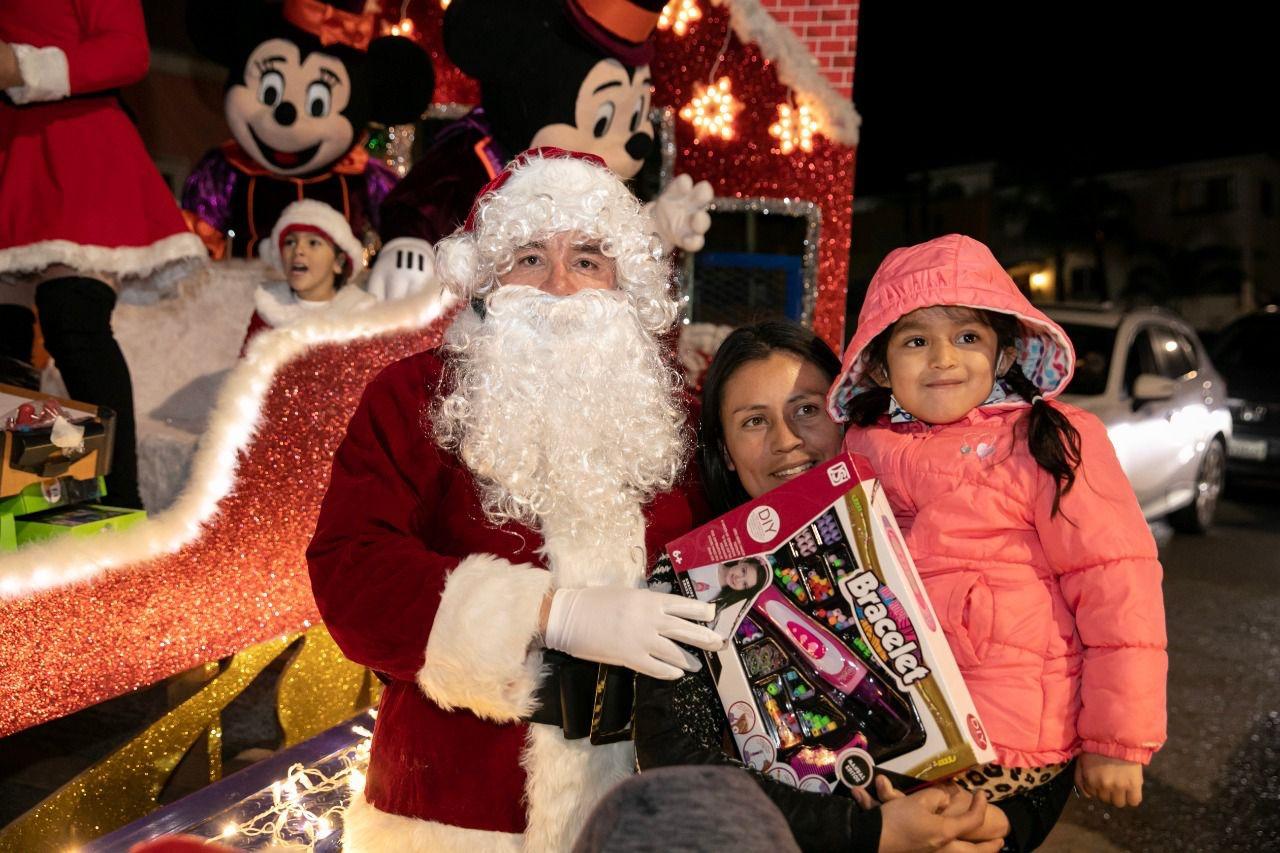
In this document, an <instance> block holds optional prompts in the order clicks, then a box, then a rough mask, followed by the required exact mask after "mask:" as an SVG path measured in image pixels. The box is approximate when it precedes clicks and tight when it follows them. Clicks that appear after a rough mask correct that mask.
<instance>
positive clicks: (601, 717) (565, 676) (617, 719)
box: [525, 649, 636, 744]
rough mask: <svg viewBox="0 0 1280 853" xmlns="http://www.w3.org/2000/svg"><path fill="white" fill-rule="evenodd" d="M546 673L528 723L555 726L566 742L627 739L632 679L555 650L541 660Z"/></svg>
mask: <svg viewBox="0 0 1280 853" xmlns="http://www.w3.org/2000/svg"><path fill="white" fill-rule="evenodd" d="M542 662H543V667H544V670H545V671H546V674H545V677H544V678H543V680H542V684H541V685H540V686H539V687H538V692H537V693H536V694H535V696H534V699H535V701H536V702H537V708H536V710H534V712H533V713H532V714H530V715H529V716H528V717H526V718H525V721H526V722H529V723H543V724H545V725H549V726H556V727H557V728H559V729H560V730H561V731H563V732H564V736H565V739H566V740H578V739H580V738H584V737H589V738H591V742H592V743H593V744H603V743H616V742H617V741H624V740H630V739H631V714H632V710H633V709H634V707H635V675H636V674H635V673H634V672H632V671H631V670H629V669H626V668H624V667H619V666H610V665H608V664H602V663H593V662H592V661H585V660H579V659H578V658H575V657H572V656H570V655H566V654H564V653H563V652H558V651H555V650H553V649H547V650H546V651H545V652H544V653H543V656H542Z"/></svg>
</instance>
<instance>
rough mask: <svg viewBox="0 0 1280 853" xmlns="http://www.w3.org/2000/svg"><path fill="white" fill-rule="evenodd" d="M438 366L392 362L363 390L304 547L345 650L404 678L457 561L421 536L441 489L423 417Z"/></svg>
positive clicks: (417, 658) (415, 664)
mask: <svg viewBox="0 0 1280 853" xmlns="http://www.w3.org/2000/svg"><path fill="white" fill-rule="evenodd" d="M431 368H435V369H434V370H432V369H431ZM438 368H439V362H438V360H436V359H434V358H431V359H427V358H421V357H419V358H414V359H409V360H405V361H401V362H397V363H396V364H393V365H391V366H390V367H389V368H387V369H386V370H384V371H383V372H382V373H381V374H379V375H378V377H377V378H376V379H374V380H373V382H372V383H370V385H369V387H368V388H366V389H365V392H364V397H363V398H362V399H361V401H360V405H359V408H357V410H356V413H355V415H354V416H353V417H352V419H351V424H350V426H349V427H348V428H347V435H346V438H344V439H343V441H342V444H341V446H340V447H339V448H338V452H337V455H336V456H335V457H334V461H333V475H332V478H331V480H330V483H329V490H328V492H326V494H325V497H324V502H323V503H322V505H321V507H320V517H319V521H318V523H317V525H316V533H315V537H314V538H313V539H312V541H311V546H310V547H309V548H308V549H307V561H308V563H309V566H310V572H311V586H312V590H313V592H314V594H315V598H316V603H317V605H318V606H319V608H320V613H321V615H322V616H323V617H324V621H325V625H326V626H328V628H329V631H330V633H331V634H332V635H333V637H334V639H335V640H336V641H337V643H338V645H339V646H340V647H341V648H342V651H343V652H344V653H345V654H346V655H347V657H349V658H351V660H353V661H356V662H357V663H361V664H364V665H366V666H369V667H372V668H373V669H375V670H378V671H380V672H384V673H387V674H388V675H390V676H392V677H393V678H399V679H404V680H413V678H414V676H415V674H416V673H417V672H418V670H419V669H421V668H422V666H423V661H424V651H425V649H426V647H427V639H428V637H429V636H430V634H431V627H432V624H433V623H434V621H435V616H436V610H437V608H438V607H439V605H440V599H441V592H442V591H443V589H444V585H445V576H446V574H447V573H448V572H450V571H451V570H452V569H454V568H455V567H457V565H458V562H459V561H458V559H457V558H454V557H448V556H445V555H442V554H439V553H436V552H434V551H432V550H431V549H430V548H428V547H427V545H426V543H425V542H424V537H423V526H424V524H425V522H426V519H429V518H431V517H432V516H433V515H434V514H435V512H436V510H437V506H436V505H437V503H438V502H439V501H438V498H439V494H440V491H441V490H440V489H439V488H438V484H437V479H438V476H439V474H440V472H441V461H440V456H439V454H438V452H437V450H436V447H435V445H434V442H433V441H432V440H431V437H430V435H429V431H428V430H427V429H426V428H425V427H424V421H423V415H424V408H425V406H426V404H427V399H428V398H427V393H428V389H430V388H434V387H435V386H436V385H437V383H438V379H439V372H438ZM432 374H434V375H432Z"/></svg>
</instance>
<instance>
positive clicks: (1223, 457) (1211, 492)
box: [1169, 438, 1227, 533]
mask: <svg viewBox="0 0 1280 853" xmlns="http://www.w3.org/2000/svg"><path fill="white" fill-rule="evenodd" d="M1226 473H1227V454H1226V451H1225V450H1223V449H1222V442H1221V441H1219V440H1218V439H1216V438H1215V439H1214V440H1213V441H1211V442H1209V446H1208V447H1207V448H1206V449H1205V451H1204V458H1203V459H1201V460H1200V473H1199V475H1198V476H1197V477H1196V497H1195V500H1193V501H1192V502H1191V503H1190V504H1188V505H1187V506H1185V507H1183V508H1182V509H1180V510H1178V511H1177V512H1175V513H1174V514H1173V515H1172V516H1170V519H1169V520H1170V521H1172V522H1173V526H1174V527H1176V528H1177V529H1178V530H1181V531H1182V532H1183V533H1207V532H1208V531H1209V528H1210V527H1212V526H1213V519H1214V516H1215V515H1217V513H1218V498H1219V497H1221V496H1222V484H1223V481H1224V480H1225V479H1226Z"/></svg>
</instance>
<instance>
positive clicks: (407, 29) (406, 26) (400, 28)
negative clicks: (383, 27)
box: [391, 0, 449, 38]
mask: <svg viewBox="0 0 1280 853" xmlns="http://www.w3.org/2000/svg"><path fill="white" fill-rule="evenodd" d="M440 2H441V5H442V6H448V5H449V0H440ZM391 35H393V36H404V37H405V38H409V37H411V36H412V35H413V21H411V20H410V19H408V18H401V19H400V23H398V24H392V25H391Z"/></svg>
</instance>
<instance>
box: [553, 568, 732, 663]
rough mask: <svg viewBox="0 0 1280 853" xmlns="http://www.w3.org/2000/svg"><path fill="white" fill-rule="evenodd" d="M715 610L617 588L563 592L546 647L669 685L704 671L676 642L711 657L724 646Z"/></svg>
mask: <svg viewBox="0 0 1280 853" xmlns="http://www.w3.org/2000/svg"><path fill="white" fill-rule="evenodd" d="M715 615H716V608H715V605H713V604H709V603H706V602H702V601H694V600H693V599H691V598H685V597H684V596H682V595H670V594H668V593H665V592H652V591H651V590H647V589H630V588H628V587H617V586H589V587H583V588H580V589H558V590H556V594H555V597H554V598H553V599H552V600H551V612H550V614H549V615H548V617H547V632H546V637H545V639H544V641H543V642H544V645H546V647H547V648H549V649H559V650H560V651H562V652H565V653H566V654H570V655H573V656H574V657H576V658H582V659H583V660H592V661H597V662H599V663H609V664H615V665H617V666H625V667H627V668H628V669H634V670H635V671H636V672H639V673H643V674H644V675H649V676H652V677H653V678H665V679H668V680H671V679H675V678H679V677H680V676H682V675H684V670H688V671H689V672H697V671H698V670H699V669H701V668H702V664H700V663H698V660H697V658H695V657H694V656H693V655H691V654H689V653H688V652H687V651H685V650H684V649H682V648H680V647H679V646H677V645H676V644H675V643H674V642H673V640H678V641H680V642H682V643H688V644H689V645H691V646H696V647H697V648H700V649H705V650H707V651H709V652H712V651H716V650H717V649H719V648H721V646H723V645H724V640H722V639H721V638H720V636H719V635H718V634H716V632H715V631H712V630H711V629H710V628H705V627H703V626H701V625H696V624H694V623H693V622H691V621H689V620H691V619H696V620H698V621H702V622H709V621H711V620H712V619H714V618H715Z"/></svg>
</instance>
